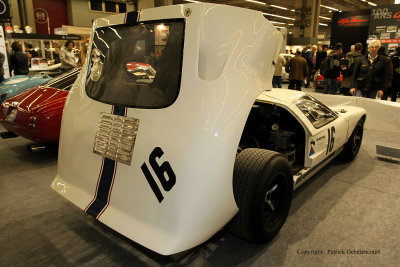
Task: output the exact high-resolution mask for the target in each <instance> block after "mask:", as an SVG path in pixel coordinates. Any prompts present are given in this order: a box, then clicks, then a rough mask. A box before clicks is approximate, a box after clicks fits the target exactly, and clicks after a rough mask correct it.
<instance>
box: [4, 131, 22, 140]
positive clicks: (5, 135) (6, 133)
mask: <svg viewBox="0 0 400 267" xmlns="http://www.w3.org/2000/svg"><path fill="white" fill-rule="evenodd" d="M0 136H1V138H3V139H8V138H14V137H17V136H18V135H16V134H15V133H13V132H1V133H0Z"/></svg>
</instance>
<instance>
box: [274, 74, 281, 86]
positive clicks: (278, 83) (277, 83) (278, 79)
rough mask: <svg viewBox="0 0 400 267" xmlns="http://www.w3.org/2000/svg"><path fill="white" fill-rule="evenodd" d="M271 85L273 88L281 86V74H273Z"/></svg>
mask: <svg viewBox="0 0 400 267" xmlns="http://www.w3.org/2000/svg"><path fill="white" fill-rule="evenodd" d="M272 87H273V88H282V76H273V77H272Z"/></svg>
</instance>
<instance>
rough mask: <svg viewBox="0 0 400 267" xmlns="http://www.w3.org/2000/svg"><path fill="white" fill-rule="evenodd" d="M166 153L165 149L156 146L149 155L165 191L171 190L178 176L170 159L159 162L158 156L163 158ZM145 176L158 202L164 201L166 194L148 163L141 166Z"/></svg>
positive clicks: (151, 164)
mask: <svg viewBox="0 0 400 267" xmlns="http://www.w3.org/2000/svg"><path fill="white" fill-rule="evenodd" d="M162 155H164V151H162V149H161V148H160V147H156V148H154V149H153V151H152V152H151V153H150V156H149V163H150V166H151V168H152V169H153V171H154V173H155V174H156V175H157V178H158V180H159V181H160V183H161V186H162V188H163V189H164V190H165V191H170V190H171V188H172V187H174V185H175V182H176V176H175V173H174V171H173V170H172V168H171V165H170V164H169V162H168V161H164V162H163V163H162V164H161V165H159V164H158V162H157V160H156V159H157V158H161V156H162ZM141 169H142V171H143V174H144V176H145V177H146V179H147V182H148V183H149V185H150V187H151V189H152V190H153V192H154V194H155V195H156V197H157V200H158V202H160V203H161V201H163V199H164V196H163V194H162V193H161V190H160V188H159V187H158V185H157V183H156V181H155V180H154V177H153V175H151V173H150V170H149V168H148V167H147V165H146V163H143V164H142V167H141ZM165 174H167V175H168V180H167V178H166V177H165Z"/></svg>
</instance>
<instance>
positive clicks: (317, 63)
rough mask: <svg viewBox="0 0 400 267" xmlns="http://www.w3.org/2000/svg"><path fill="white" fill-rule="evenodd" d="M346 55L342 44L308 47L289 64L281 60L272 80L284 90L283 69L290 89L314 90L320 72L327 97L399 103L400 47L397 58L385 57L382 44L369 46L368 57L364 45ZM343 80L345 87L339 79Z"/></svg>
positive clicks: (357, 46)
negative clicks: (309, 88)
mask: <svg viewBox="0 0 400 267" xmlns="http://www.w3.org/2000/svg"><path fill="white" fill-rule="evenodd" d="M350 50H351V51H350V52H348V53H347V54H344V53H343V47H342V44H341V43H337V44H336V45H335V46H334V47H332V48H328V46H322V45H318V46H316V45H313V46H311V45H307V46H306V47H305V49H303V50H302V51H301V50H297V51H296V52H295V56H294V57H292V58H291V59H289V60H288V61H287V62H285V59H284V58H283V57H282V56H280V57H279V58H278V60H277V63H276V64H275V73H274V76H273V80H272V85H273V87H274V88H282V67H284V68H285V71H286V72H287V73H289V86H288V88H289V89H296V90H301V87H302V86H305V87H306V88H307V87H310V86H311V82H313V77H314V74H315V73H316V72H317V71H319V72H320V75H323V77H324V89H323V93H324V94H338V93H341V94H343V95H354V96H360V97H367V98H372V99H375V98H377V97H378V98H381V99H382V100H387V99H388V98H389V97H390V99H391V101H393V102H396V100H397V97H398V94H399V91H400V47H396V49H395V51H394V53H393V55H391V56H388V55H387V54H385V48H384V47H382V46H381V43H380V42H379V40H372V41H370V42H369V43H368V49H367V53H366V54H365V55H363V54H362V50H363V45H362V44H361V43H357V44H354V45H352V46H351V49H350ZM340 76H341V77H342V78H343V81H342V82H341V84H339V82H338V78H339V77H340Z"/></svg>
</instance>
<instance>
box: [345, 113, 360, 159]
mask: <svg viewBox="0 0 400 267" xmlns="http://www.w3.org/2000/svg"><path fill="white" fill-rule="evenodd" d="M363 133H364V120H363V119H360V120H359V121H358V122H357V125H356V127H355V128H354V130H353V132H352V133H351V136H350V138H349V140H347V142H346V144H344V147H343V151H342V152H341V153H340V158H341V159H343V160H346V161H352V160H353V159H354V158H355V157H356V156H357V154H358V151H359V150H360V147H361V142H362V137H363Z"/></svg>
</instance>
